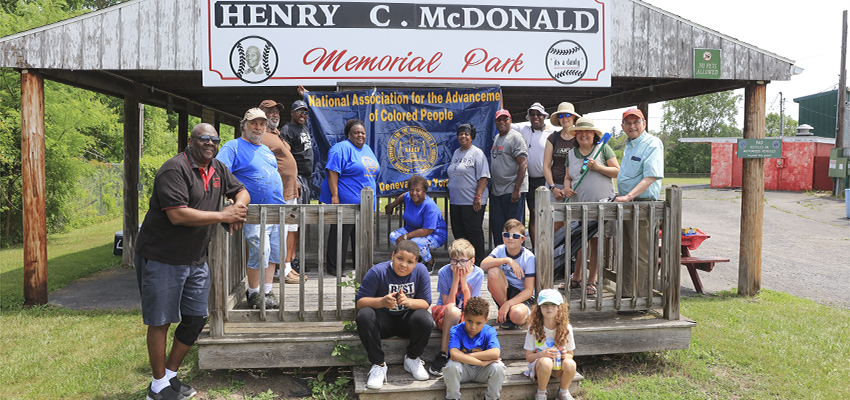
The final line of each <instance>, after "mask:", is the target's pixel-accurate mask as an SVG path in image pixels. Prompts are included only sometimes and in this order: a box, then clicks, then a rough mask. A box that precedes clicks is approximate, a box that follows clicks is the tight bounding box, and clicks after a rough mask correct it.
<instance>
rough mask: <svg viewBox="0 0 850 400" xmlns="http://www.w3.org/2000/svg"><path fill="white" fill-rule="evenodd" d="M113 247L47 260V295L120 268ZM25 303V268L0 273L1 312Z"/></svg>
mask: <svg viewBox="0 0 850 400" xmlns="http://www.w3.org/2000/svg"><path fill="white" fill-rule="evenodd" d="M112 246H113V245H112V244H110V243H106V244H103V245H101V246H97V247H92V248H90V249H86V250H82V251H77V252H74V253H68V254H65V255H61V256H58V257H54V258H50V259H49V260H48V261H47V292H48V293H50V292H53V291H55V290H58V289H61V288H63V287H65V286H66V285H68V284H69V283H71V282H73V281H74V280H77V279H80V278H85V277H87V276H89V275H91V274H94V273H96V272H99V271H102V270H104V269H107V268H111V267H115V266H119V265H120V264H121V261H122V260H121V257H117V256H114V255H113V254H112ZM23 304H24V268H23V265H22V266H21V267H20V268H16V269H13V270H10V271H6V272H3V273H2V274H0V309H4V310H7V309H16V308H20V307H22V306H23Z"/></svg>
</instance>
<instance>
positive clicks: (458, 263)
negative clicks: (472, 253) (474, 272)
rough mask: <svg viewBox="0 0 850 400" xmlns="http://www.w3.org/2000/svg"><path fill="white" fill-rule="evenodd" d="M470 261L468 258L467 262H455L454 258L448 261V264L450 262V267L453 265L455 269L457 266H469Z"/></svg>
mask: <svg viewBox="0 0 850 400" xmlns="http://www.w3.org/2000/svg"><path fill="white" fill-rule="evenodd" d="M470 261H472V259H471V258H470V259H468V260H456V259H454V258H452V259H451V260H449V262H450V263H451V264H452V265H454V266H455V267H457V266H459V265H466V264H469V262H470Z"/></svg>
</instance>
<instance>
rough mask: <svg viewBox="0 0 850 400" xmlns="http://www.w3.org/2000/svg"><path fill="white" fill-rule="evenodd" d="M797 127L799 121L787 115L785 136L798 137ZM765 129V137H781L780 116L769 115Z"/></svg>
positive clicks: (784, 129) (775, 114) (766, 118)
mask: <svg viewBox="0 0 850 400" xmlns="http://www.w3.org/2000/svg"><path fill="white" fill-rule="evenodd" d="M797 125H798V124H797V121H796V120H795V119H794V118H791V116H790V115H786V116H785V127H784V128H783V135H784V136H797ZM764 128H765V129H764V131H765V132H764V135H765V136H779V114H777V113H770V114H767V117H765V122H764Z"/></svg>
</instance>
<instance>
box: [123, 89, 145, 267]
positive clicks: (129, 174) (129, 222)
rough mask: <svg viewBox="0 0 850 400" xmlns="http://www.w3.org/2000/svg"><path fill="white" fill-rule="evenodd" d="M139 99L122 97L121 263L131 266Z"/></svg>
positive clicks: (136, 222)
mask: <svg viewBox="0 0 850 400" xmlns="http://www.w3.org/2000/svg"><path fill="white" fill-rule="evenodd" d="M140 146H141V132H140V130H139V101H138V99H136V98H135V97H132V96H125V97H124V252H123V264H124V266H125V267H129V268H133V253H135V250H136V237H137V236H138V235H139V158H140V153H141V151H140Z"/></svg>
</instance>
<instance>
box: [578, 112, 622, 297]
mask: <svg viewBox="0 0 850 400" xmlns="http://www.w3.org/2000/svg"><path fill="white" fill-rule="evenodd" d="M568 132H569V134H570V135H571V136H575V142H576V144H577V146H576V147H575V148H574V149H573V150H572V151H570V152H569V153H568V156H567V165H566V167H567V176H566V178H565V179H564V195H565V196H566V197H568V198H570V201H571V202H597V201H599V200H600V199H607V198H609V197H612V196H614V195H616V193H617V192H616V191H615V190H614V178H616V177H617V173H618V172H620V163H618V162H617V156H616V155H615V154H614V150H612V149H611V147H610V146H608V144H604V145H602V150H601V151H599V152H598V153H596V152H595V151H594V150H595V148H596V145H597V144H598V143H599V141H601V140H602V130H601V129H599V128H597V127H596V126H594V124H593V120H592V119H590V118H587V117H583V118H579V119H578V120H577V121H576V123H575V125H573V126H572V127H570V128H569V131H568ZM594 153H595V154H594ZM594 156H595V157H594ZM585 171H587V173H586V174H585V176H584V178H581V176H582V173H584V172H585ZM579 179H581V184H580V185H579V186H575V185H576V182H578V181H579ZM607 228H608V227H607V226H606V229H605V230H606V234H610V233H613V232H610V229H607ZM611 228H612V229H613V225H611ZM597 236H598V235H597ZM596 244H597V240H596V237H593V238H591V239H590V263H589V264H588V277H587V294H588V295H595V294H596V291H597V289H596V271H597V260H596ZM582 257H584V255H583V254H582V252H581V251H579V253H578V256H577V258H576V268H575V272H576V273H574V274H573V278H572V279H571V280H570V289H576V288H580V287H581V269H580V268H581V258H582ZM576 278H578V279H576Z"/></svg>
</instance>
